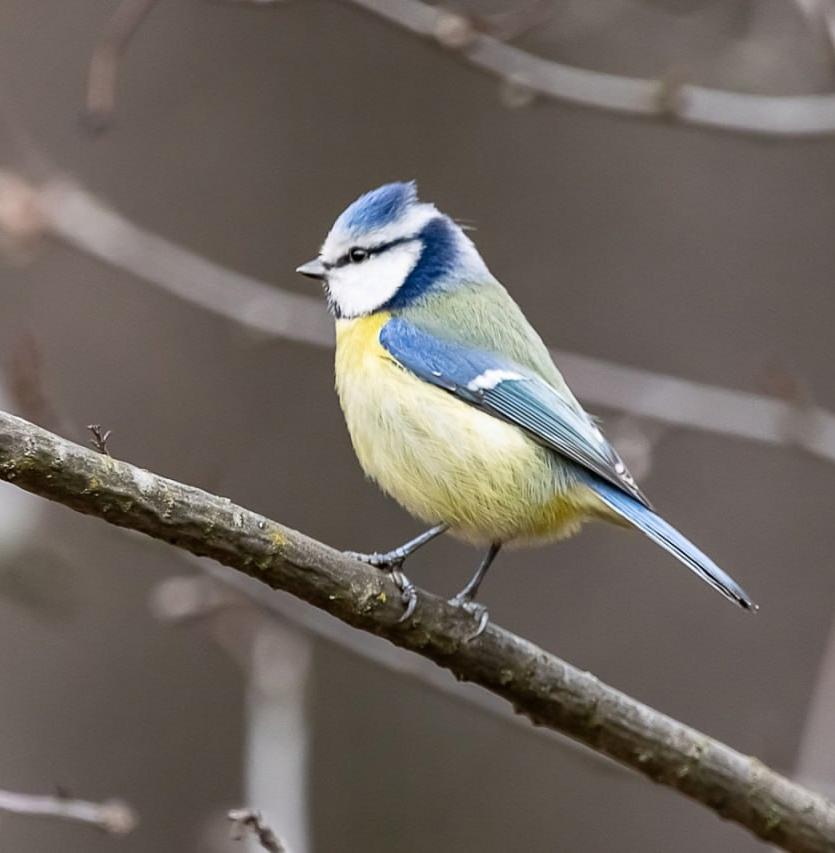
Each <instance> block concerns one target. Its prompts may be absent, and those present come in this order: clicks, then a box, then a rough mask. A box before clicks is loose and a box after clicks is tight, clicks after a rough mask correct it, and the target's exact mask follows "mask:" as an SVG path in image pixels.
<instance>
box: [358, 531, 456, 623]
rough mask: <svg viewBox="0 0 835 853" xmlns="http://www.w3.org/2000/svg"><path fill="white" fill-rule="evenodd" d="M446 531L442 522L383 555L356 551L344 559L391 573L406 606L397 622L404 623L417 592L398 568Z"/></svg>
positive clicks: (409, 613) (410, 612)
mask: <svg viewBox="0 0 835 853" xmlns="http://www.w3.org/2000/svg"><path fill="white" fill-rule="evenodd" d="M448 529H449V525H448V524H446V523H444V522H442V523H441V524H436V525H435V526H434V527H430V528H429V530H426V531H424V532H423V533H421V534H420V536H415V538H414V539H410V540H409V541H408V542H405V543H404V544H403V545H400V546H399V547H398V548H394V549H393V550H391V551H386V552H385V553H383V554H380V553H378V552H374V553H373V554H361V553H359V552H358V551H344V552H343V553H344V554H345V556H346V557H352V558H353V559H354V560H359V561H360V562H362V563H368V564H369V565H371V566H374V567H375V568H378V569H384V570H385V571H388V572H390V573H391V579H392V580H393V581H394V582H395V584H397V588H398V589H399V590H400V597H401V598H402V599H403V603H404V604H405V605H406V609H405V610H404V611H403V615H402V616H401V617H400V619H398V620H397V621H398V622H405V621H406V620H407V619H408V618H409V617H410V616H411V615H412V614H413V613H414V612H415V607H416V606H417V591H416V590H415V585H414V584H413V583H412V582H411V581H410V580H409V579H408V578H407V577H406V575H404V574H403V572H401V571H400V567H401V566H402V565H403V562H404V561H405V559H406V557H408V556H410V555H411V554H414V553H415V551H417V550H418V548H421V547H423V546H424V545H425V544H426V543H427V542H431V541H432V540H433V539H435V537H437V536H440V535H441V534H442V533H446V531H447V530H448Z"/></svg>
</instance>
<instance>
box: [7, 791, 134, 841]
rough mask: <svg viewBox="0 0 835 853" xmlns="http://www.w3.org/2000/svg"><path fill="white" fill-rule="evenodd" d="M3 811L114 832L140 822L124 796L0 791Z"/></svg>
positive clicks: (121, 833)
mask: <svg viewBox="0 0 835 853" xmlns="http://www.w3.org/2000/svg"><path fill="white" fill-rule="evenodd" d="M0 812H8V813H10V814H17V815H28V816H30V817H50V818H60V819H62V820H70V821H75V822H77V823H86V824H89V825H90V826H95V827H97V828H99V829H103V830H104V831H105V832H109V833H111V834H112V835H127V834H128V833H129V832H132V831H133V830H134V828H135V827H136V824H137V823H138V818H137V816H136V812H135V811H134V810H133V808H131V806H129V805H128V804H127V803H125V802H122V801H121V800H105V801H104V802H101V803H93V802H90V801H88V800H76V799H74V798H72V797H64V796H44V795H37V794H21V793H19V792H17V791H0Z"/></svg>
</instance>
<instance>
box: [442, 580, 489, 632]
mask: <svg viewBox="0 0 835 853" xmlns="http://www.w3.org/2000/svg"><path fill="white" fill-rule="evenodd" d="M449 603H450V604H451V605H452V606H453V607H459V608H461V610H463V611H465V612H466V613H469V614H470V616H472V617H473V619H474V620H475V623H476V629H475V632H474V633H472V634H470V636H469V637H467V640H466V642H468V643H469V642H470V640H474V639H475V638H476V637H480V636H481V635H482V634H483V633H484V629H485V628H486V627H487V623H488V622H489V621H490V611H489V610H488V609H487V608H486V607H485V606H484V605H483V604H478V603H477V602H475V601H473V600H472V598H470V597H469V596H468V595H465V594H464V593H461V592H459V593H458V595H456V596H455V597H454V598H450V600H449Z"/></svg>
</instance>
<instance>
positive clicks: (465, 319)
mask: <svg viewBox="0 0 835 853" xmlns="http://www.w3.org/2000/svg"><path fill="white" fill-rule="evenodd" d="M396 313H397V314H399V315H400V316H401V317H403V319H405V320H408V321H409V322H411V323H414V324H415V325H417V326H420V327H421V328H423V329H426V331H428V332H431V333H432V334H434V335H437V336H438V337H439V338H443V339H445V340H454V341H456V342H458V343H463V344H467V345H469V346H472V347H476V348H478V349H483V350H487V351H488V352H494V353H496V354H497V355H502V356H504V357H505V358H509V359H511V360H512V361H515V362H516V363H517V364H519V365H521V366H522V367H526V368H528V369H529V370H531V371H533V372H534V373H536V374H537V375H538V376H540V377H542V378H543V379H544V380H545V381H546V382H547V383H548V384H549V385H551V386H552V387H553V388H555V389H556V390H557V391H559V392H560V393H561V394H562V395H563V396H564V397H565V398H566V399H567V400H570V401H571V402H572V403H573V404H574V405H575V406H576V407H577V408H578V409H580V405H579V403H577V401H576V399H575V398H574V395H573V394H572V393H571V391H570V390H569V388H568V386H567V385H566V383H565V380H564V379H563V378H562V375H561V374H560V372H559V370H557V367H556V365H555V364H554V361H553V359H552V358H551V354H550V353H549V352H548V348H547V347H546V346H545V344H544V343H543V341H542V338H541V337H540V336H539V335H538V334H537V332H536V330H535V329H534V328H533V326H531V324H530V323H529V322H528V320H527V318H526V317H525V315H524V314H523V313H522V309H521V308H520V307H519V306H518V305H517V304H516V303H515V302H514V301H513V299H512V298H511V296H510V294H509V293H508V292H507V290H505V288H504V287H503V286H502V285H501V284H500V283H499V282H498V281H496V280H495V279H492V280H490V281H487V282H478V283H474V284H471V285H470V284H465V285H459V286H457V287H455V289H453V290H450V291H438V292H435V293H433V294H431V295H430V296H428V297H427V298H426V299H424V300H422V301H421V302H420V303H418V304H414V305H411V306H409V307H408V308H404V309H402V310H401V311H398V312H396Z"/></svg>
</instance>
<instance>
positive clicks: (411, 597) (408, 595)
mask: <svg viewBox="0 0 835 853" xmlns="http://www.w3.org/2000/svg"><path fill="white" fill-rule="evenodd" d="M391 579H392V580H393V581H394V582H395V584H396V585H397V588H398V589H399V590H400V599H401V600H402V601H403V603H404V604H405V605H406V609H405V610H404V611H403V615H402V616H401V617H400V618H399V619H398V620H397V621H398V623H400V622H405V621H406V620H407V619H408V618H409V617H410V616H411V615H412V614H413V613H414V612H415V608H416V607H417V590H416V589H415V585H414V584H413V583H412V582H411V581H410V580H409V579H408V578H407V577H406V575H404V574H403V572H401V571H400V570H399V569H395V570H394V571H392V573H391Z"/></svg>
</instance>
